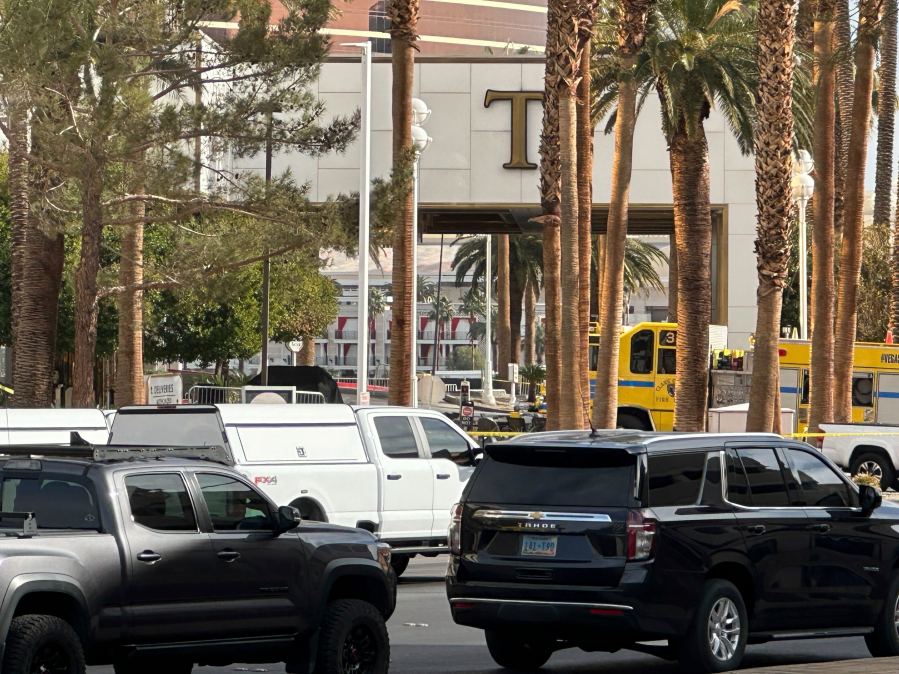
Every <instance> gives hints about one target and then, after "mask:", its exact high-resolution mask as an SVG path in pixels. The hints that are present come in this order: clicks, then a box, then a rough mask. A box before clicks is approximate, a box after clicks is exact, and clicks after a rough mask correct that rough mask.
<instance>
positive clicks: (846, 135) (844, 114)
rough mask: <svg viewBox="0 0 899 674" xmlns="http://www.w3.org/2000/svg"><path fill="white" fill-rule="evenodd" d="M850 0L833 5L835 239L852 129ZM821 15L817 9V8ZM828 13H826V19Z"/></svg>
mask: <svg viewBox="0 0 899 674" xmlns="http://www.w3.org/2000/svg"><path fill="white" fill-rule="evenodd" d="M827 4H829V0H827ZM849 4H850V0H836V2H835V4H834V5H833V6H832V8H833V14H832V15H831V16H833V17H834V18H835V20H836V23H835V24H834V30H835V32H834V51H833V52H832V53H833V57H834V58H835V60H836V94H835V95H836V100H837V109H838V111H839V118H838V119H837V118H835V119H834V124H836V133H837V136H836V141H835V142H836V143H837V145H836V156H835V159H834V161H835V164H834V166H835V171H836V172H835V174H834V229H835V237H836V241H837V243H838V242H839V239H840V237H841V236H842V232H843V221H844V219H845V207H844V204H845V192H846V175H847V172H846V164H847V163H848V161H849V143H850V130H851V129H852V106H853V88H854V83H855V70H854V68H853V65H852V25H851V19H850V9H849ZM819 15H820V12H819ZM829 19H830V17H828V20H829Z"/></svg>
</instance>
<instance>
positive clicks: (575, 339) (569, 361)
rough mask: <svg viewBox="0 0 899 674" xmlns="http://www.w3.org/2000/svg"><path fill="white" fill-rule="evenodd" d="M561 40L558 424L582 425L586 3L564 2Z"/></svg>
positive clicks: (561, 8)
mask: <svg viewBox="0 0 899 674" xmlns="http://www.w3.org/2000/svg"><path fill="white" fill-rule="evenodd" d="M558 9H559V16H560V21H559V42H560V46H561V49H560V50H559V54H558V55H557V58H556V60H555V64H556V68H557V69H558V71H559V80H558V82H557V83H556V85H557V89H558V94H559V154H560V158H561V169H562V173H561V180H562V202H561V216H562V217H561V221H560V224H559V241H560V249H561V255H560V265H561V266H560V270H561V276H560V286H561V305H560V310H559V316H558V320H559V322H560V323H561V334H560V342H559V344H558V348H559V351H560V352H561V353H560V361H561V366H562V367H561V375H562V382H563V386H562V390H561V392H560V395H559V425H560V426H561V428H580V427H581V426H582V425H583V423H584V400H583V397H582V396H583V394H584V391H582V390H581V377H580V371H579V366H580V361H579V356H580V343H581V332H580V252H579V244H580V238H579V231H578V228H579V221H578V182H577V105H576V101H577V91H578V84H579V82H580V78H581V72H580V70H581V54H582V52H583V49H584V44H585V42H586V40H584V36H583V33H582V31H581V22H582V20H583V19H582V11H583V5H580V4H579V3H578V2H577V1H576V0H560V1H559V2H558Z"/></svg>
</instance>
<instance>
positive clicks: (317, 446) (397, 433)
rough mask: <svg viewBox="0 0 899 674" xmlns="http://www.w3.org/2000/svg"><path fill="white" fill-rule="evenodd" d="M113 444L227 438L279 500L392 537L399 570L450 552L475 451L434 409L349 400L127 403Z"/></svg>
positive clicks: (239, 461) (240, 465) (316, 516)
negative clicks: (456, 507) (453, 522)
mask: <svg viewBox="0 0 899 674" xmlns="http://www.w3.org/2000/svg"><path fill="white" fill-rule="evenodd" d="M110 444H115V445H152V444H156V445H167V446H173V445H189V446H208V445H222V444H224V446H225V447H226V448H227V449H228V450H229V452H230V455H231V457H232V459H233V463H234V466H235V467H236V468H237V470H239V471H240V472H242V473H243V474H244V475H246V476H247V478H249V480H251V481H252V482H253V483H254V484H256V485H258V486H259V487H260V488H261V489H262V490H263V491H265V492H267V493H268V494H269V495H270V496H271V498H272V499H273V500H274V501H275V502H276V503H285V504H291V505H294V506H296V507H297V508H299V510H300V512H301V513H302V515H303V517H304V518H305V519H311V520H319V521H327V522H333V523H336V524H343V525H346V526H351V527H360V528H363V529H368V530H369V531H372V532H373V533H374V534H375V535H376V536H378V537H379V538H380V539H381V540H383V541H386V542H388V543H390V544H391V546H393V548H394V560H395V562H394V564H395V567H394V568H396V570H397V572H398V573H402V571H403V570H404V569H405V565H406V564H408V561H409V558H410V557H411V556H414V555H416V554H426V555H434V554H439V553H443V552H447V551H448V549H447V530H448V528H449V524H450V510H451V508H452V506H453V504H454V503H456V502H458V500H459V497H460V496H461V494H462V490H463V488H464V487H465V483H466V482H467V480H468V478H469V476H470V475H471V473H472V471H473V470H474V464H475V454H476V452H477V451H479V450H478V448H477V445H476V444H475V443H474V441H473V440H471V438H469V437H468V436H467V435H466V434H465V433H464V432H463V431H462V430H461V429H460V428H459V427H458V426H456V425H455V424H453V423H452V422H451V421H450V420H449V419H447V418H446V417H445V416H443V415H442V414H439V413H437V412H432V411H429V410H419V409H413V408H406V407H351V406H349V405H170V406H137V407H123V408H121V409H120V410H118V412H117V413H116V415H115V418H114V420H113V422H112V432H111V437H110Z"/></svg>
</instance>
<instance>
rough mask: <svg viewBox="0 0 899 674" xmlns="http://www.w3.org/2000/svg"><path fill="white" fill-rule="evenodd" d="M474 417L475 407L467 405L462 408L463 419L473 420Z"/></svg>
mask: <svg viewBox="0 0 899 674" xmlns="http://www.w3.org/2000/svg"><path fill="white" fill-rule="evenodd" d="M473 416H474V407H472V406H471V405H465V406H464V407H463V408H462V417H463V418H465V419H471V418H472V417H473Z"/></svg>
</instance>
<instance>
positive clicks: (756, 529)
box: [743, 524, 768, 536]
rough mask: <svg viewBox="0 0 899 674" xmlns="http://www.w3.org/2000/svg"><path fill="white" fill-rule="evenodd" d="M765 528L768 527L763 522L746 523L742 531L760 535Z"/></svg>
mask: <svg viewBox="0 0 899 674" xmlns="http://www.w3.org/2000/svg"><path fill="white" fill-rule="evenodd" d="M767 530H768V529H767V527H766V526H765V525H764V524H747V525H746V526H745V527H743V531H745V532H747V533H750V534H753V535H755V536H761V535H762V534H763V533H765V532H766V531H767Z"/></svg>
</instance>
